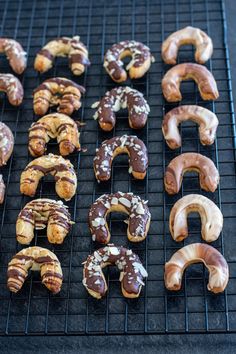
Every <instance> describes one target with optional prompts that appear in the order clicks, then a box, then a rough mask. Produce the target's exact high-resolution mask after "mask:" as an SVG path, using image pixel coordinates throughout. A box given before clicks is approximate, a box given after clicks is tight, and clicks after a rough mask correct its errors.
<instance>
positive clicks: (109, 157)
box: [93, 135, 148, 181]
mask: <svg viewBox="0 0 236 354" xmlns="http://www.w3.org/2000/svg"><path fill="white" fill-rule="evenodd" d="M124 153H127V154H128V155H129V165H130V167H129V173H132V175H133V176H134V178H136V179H144V178H145V176H146V170H147V167H148V155H147V148H146V146H145V144H144V143H143V142H142V140H140V139H138V138H137V136H134V135H123V136H116V137H114V138H111V139H109V140H105V141H104V142H103V143H102V145H101V146H100V148H99V149H98V150H97V152H96V156H95V158H94V162H93V166H94V172H95V176H96V178H97V180H98V181H108V180H109V179H110V177H111V164H112V161H113V159H114V157H115V156H117V155H120V154H124Z"/></svg>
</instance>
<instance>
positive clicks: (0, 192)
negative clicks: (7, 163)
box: [0, 175, 6, 204]
mask: <svg viewBox="0 0 236 354" xmlns="http://www.w3.org/2000/svg"><path fill="white" fill-rule="evenodd" d="M5 190H6V186H5V183H4V181H3V177H2V175H0V204H2V203H3V202H4V197H5Z"/></svg>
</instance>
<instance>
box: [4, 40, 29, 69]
mask: <svg viewBox="0 0 236 354" xmlns="http://www.w3.org/2000/svg"><path fill="white" fill-rule="evenodd" d="M0 53H5V54H6V57H7V59H8V60H9V64H10V66H11V68H12V70H14V71H15V73H17V74H22V73H23V71H24V70H25V68H26V54H27V53H26V52H25V51H24V49H23V48H22V46H21V44H20V43H19V42H17V41H15V40H14V39H11V38H0Z"/></svg>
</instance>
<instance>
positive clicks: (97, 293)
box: [83, 244, 148, 299]
mask: <svg viewBox="0 0 236 354" xmlns="http://www.w3.org/2000/svg"><path fill="white" fill-rule="evenodd" d="M107 265H116V266H117V267H118V269H119V270H120V271H121V273H120V279H119V280H120V282H121V289H122V293H123V295H124V296H125V297H128V298H135V297H138V296H139V294H140V291H141V289H142V286H143V285H145V284H144V282H143V279H144V278H145V277H147V276H148V274H147V272H146V270H145V269H144V267H143V265H142V263H141V261H140V259H139V257H138V256H137V255H136V254H135V253H133V252H132V250H129V249H127V248H124V247H116V246H114V245H113V244H109V245H107V246H106V247H104V248H100V249H99V250H97V251H95V252H94V253H93V254H92V255H89V256H88V258H87V260H86V261H85V262H84V277H83V285H84V286H85V287H86V289H87V290H88V292H89V294H90V295H92V296H93V297H95V298H97V299H101V297H102V296H104V295H105V293H106V291H107V283H106V279H105V277H104V275H103V272H102V269H103V268H104V267H106V266H107Z"/></svg>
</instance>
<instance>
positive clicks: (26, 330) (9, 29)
mask: <svg viewBox="0 0 236 354" xmlns="http://www.w3.org/2000/svg"><path fill="white" fill-rule="evenodd" d="M0 25H1V27H0V35H1V36H4V37H11V38H15V39H17V40H18V41H19V42H21V43H22V45H23V46H24V48H25V50H26V51H27V52H28V68H27V70H26V71H25V73H24V74H23V75H22V76H21V77H20V79H21V81H22V83H23V85H24V89H25V98H24V102H23V104H22V105H21V106H20V107H19V108H14V107H12V106H10V105H9V103H8V101H7V99H6V98H5V97H4V96H3V95H2V97H1V103H0V117H1V120H2V121H3V122H5V123H7V124H8V126H9V127H10V128H11V129H12V131H13V132H14V135H15V148H14V152H13V155H12V157H11V159H10V161H9V162H8V164H7V166H6V167H4V168H3V169H2V173H3V176H4V180H5V183H6V186H7V188H6V199H5V202H4V204H3V205H2V206H1V207H0V216H1V224H0V242H1V243H0V245H1V250H0V334H1V335H58V334H60V335H63V334H68V335H73V334H74V335H85V334H140V333H142V334H145V333H156V334H164V333H213V332H224V333H226V332H236V278H235V276H234V274H235V272H236V256H235V249H236V238H235V229H236V212H235V205H236V194H235V190H236V187H235V186H236V183H235V182H236V178H235V137H236V135H235V121H234V109H233V100H232V89H231V78H230V63H229V54H228V48H227V41H226V21H225V12H224V4H223V3H222V1H219V0H179V1H177V0H176V1H174V0H166V1H164V0H163V1H161V0H150V1H148V0H147V1H142V0H140V1H139V0H136V1H135V0H133V1H132V0H123V1H122V0H120V1H114V0H109V1H102V0H96V1H92V0H86V1H84V0H83V1H81V0H74V1H72V0H64V1H63V0H60V1H59V0H53V1H50V0H44V1H36V0H24V1H23V0H21V1H14V0H11V1H2V0H0ZM186 25H193V26H196V27H200V28H201V29H203V30H205V31H206V32H207V33H208V34H209V35H210V36H211V37H212V39H213V43H214V54H213V57H212V59H211V60H210V61H209V62H208V63H207V67H208V68H209V69H210V70H211V71H212V73H213V75H214V77H215V78H216V81H217V84H218V88H219V92H220V98H219V99H218V100H217V101H216V102H204V101H202V100H201V98H200V96H199V93H198V90H197V88H196V86H195V84H194V83H193V82H184V83H183V84H182V86H181V89H182V92H183V101H182V102H180V104H199V105H201V106H204V107H206V108H208V109H210V110H212V111H213V112H215V113H216V114H217V116H218V118H219V121H220V125H219V128H218V132H217V133H218V134H217V139H216V142H215V144H214V145H213V146H209V147H203V146H201V145H200V144H199V139H198V131H197V127H196V126H195V125H193V124H191V123H186V124H183V125H182V127H181V134H182V139H183V146H182V148H181V149H179V150H178V151H174V152H173V151H171V150H170V149H169V148H168V147H167V145H166V144H165V142H164V140H163V137H162V132H161V124H162V118H163V114H164V113H165V112H167V111H168V110H170V109H171V108H173V107H174V106H176V105H175V104H167V103H166V102H165V101H164V99H163V96H162V92H161V86H160V84H161V79H162V77H163V74H164V73H165V72H166V70H167V69H168V66H166V65H164V64H163V62H162V60H161V56H160V48H161V43H162V41H163V39H164V38H166V36H167V35H169V34H170V33H171V32H173V31H175V30H177V29H179V28H183V27H184V26H186ZM76 34H78V35H80V36H81V39H82V41H83V42H84V43H85V44H86V45H87V47H88V48H89V57H90V59H91V62H92V65H91V67H90V68H89V69H88V70H87V72H86V73H85V74H84V75H83V76H81V77H73V75H72V73H71V72H70V70H69V68H68V62H67V60H66V59H57V60H56V63H55V66H54V67H53V69H51V70H50V71H49V72H48V73H46V74H44V75H42V76H40V75H38V74H37V73H36V72H35V71H34V70H33V62H34V58H35V55H36V53H37V51H38V50H39V49H40V48H41V47H42V46H43V45H44V44H45V43H46V42H47V41H49V40H50V39H53V38H55V37H59V36H62V35H65V36H72V35H76ZM124 39H136V40H138V41H141V42H144V43H145V44H147V45H148V46H150V48H151V51H152V54H153V55H154V56H155V58H156V62H155V63H154V64H153V65H152V67H151V69H150V71H149V72H148V74H147V75H146V76H145V77H143V78H142V79H139V80H136V81H133V82H130V81H128V82H127V83H125V84H128V85H130V86H132V87H134V88H136V89H138V90H140V91H141V92H143V93H144V95H145V97H146V99H147V101H148V102H149V104H150V107H151V113H150V116H149V118H148V124H147V125H146V127H145V128H144V129H143V130H142V131H132V130H131V129H130V128H129V127H128V120H127V113H126V112H122V111H121V112H119V113H118V117H119V118H118V120H117V124H116V127H115V129H114V130H113V131H112V132H111V133H104V132H102V131H101V130H100V128H99V127H98V125H97V122H96V121H94V120H93V118H92V116H93V113H94V110H93V109H91V105H92V103H94V102H95V101H97V100H98V99H99V98H100V97H102V96H103V95H104V93H105V92H106V91H107V90H109V89H111V88H112V87H115V86H116V85H115V83H114V82H112V81H111V80H110V78H109V77H108V75H107V74H106V73H105V71H104V68H103V65H102V63H103V57H104V53H105V51H106V49H108V48H109V47H110V46H111V45H112V44H113V43H116V42H119V41H120V40H124ZM193 54H194V51H193V48H192V47H191V46H186V47H184V48H181V50H180V52H179V62H186V61H194V56H193ZM1 71H2V72H11V70H10V68H9V65H8V63H7V60H6V59H4V57H1ZM53 76H62V77H63V76H65V77H67V78H71V79H73V80H75V81H76V82H78V83H80V84H82V85H84V86H85V87H86V94H85V95H84V97H83V100H82V108H81V109H80V111H79V112H78V113H76V114H74V118H75V119H77V120H78V119H79V120H81V121H83V122H85V123H86V125H85V126H84V127H82V128H81V143H82V146H83V147H84V148H87V151H86V152H81V153H79V154H77V153H76V154H72V155H71V156H70V160H71V162H72V163H73V164H74V166H75V169H76V171H77V174H78V190H77V195H76V197H74V198H73V199H72V200H71V201H70V202H68V203H67V204H68V206H69V210H70V212H71V214H72V218H73V220H74V221H75V222H76V224H75V225H74V227H73V230H72V232H71V233H70V235H69V236H68V237H67V238H66V240H65V242H64V243H63V245H58V246H53V245H51V244H49V243H48V241H47V238H46V232H45V230H43V231H38V232H36V236H35V238H34V240H33V241H32V245H39V246H42V247H47V248H49V249H51V250H52V251H54V252H55V253H56V254H57V256H58V258H59V260H60V261H61V264H62V268H63V273H64V281H63V287H62V291H61V292H60V293H59V294H57V295H55V296H54V295H51V294H50V293H49V292H48V291H47V289H46V288H45V287H44V286H43V285H42V284H41V281H40V277H39V275H38V274H31V275H30V276H29V278H28V279H27V281H26V282H25V284H24V286H23V288H22V290H21V291H20V292H19V293H17V294H10V293H9V291H8V290H7V287H6V272H7V264H8V262H9V260H10V259H11V257H12V256H13V255H14V254H15V253H16V252H17V251H19V250H20V249H21V246H20V245H19V244H17V242H16V239H15V222H16V218H17V215H18V213H19V212H20V210H21V209H22V207H23V206H24V205H25V204H26V203H27V202H28V201H29V198H27V197H25V196H22V195H21V194H20V192H19V178H20V174H21V172H22V170H23V168H24V167H25V166H26V164H27V163H28V162H29V161H30V160H31V157H30V156H29V155H28V150H27V142H28V133H27V131H28V128H29V126H30V125H31V123H32V122H33V121H35V120H36V119H37V117H35V116H34V114H33V110H32V91H33V89H34V88H35V87H37V86H38V85H39V83H41V82H42V81H43V80H45V79H46V78H49V77H53ZM125 133H128V134H130V133H132V134H134V133H135V134H137V135H138V136H139V137H140V138H141V139H143V140H144V142H145V143H146V145H147V147H148V152H149V162H150V163H149V169H148V174H147V178H146V179H145V180H144V181H135V180H134V179H133V178H132V176H130V175H129V174H128V164H127V156H119V157H117V158H116V159H115V161H114V163H113V167H112V178H111V180H110V181H109V182H105V183H100V184H98V183H97V182H96V180H95V177H94V172H93V167H92V166H93V157H94V154H95V149H96V148H97V147H98V146H99V145H100V143H101V142H102V141H103V140H104V139H107V138H109V137H112V136H114V135H122V134H125ZM48 151H49V152H58V146H57V145H56V144H55V143H54V142H51V143H50V144H49V146H48ZM186 151H195V152H201V153H203V154H204V155H206V156H208V157H210V158H211V159H212V160H213V161H214V162H215V164H216V166H217V168H218V169H219V172H220V175H221V181H220V185H219V188H218V190H217V191H216V192H215V193H205V192H204V191H202V190H200V189H199V183H198V177H197V176H196V175H194V174H191V173H190V174H187V175H186V176H185V177H184V181H183V186H182V189H181V192H180V193H179V194H178V195H176V196H168V195H167V194H166V193H165V192H164V188H163V174H164V171H165V167H166V165H167V164H168V163H169V161H170V160H171V159H172V158H173V157H174V156H176V155H178V154H179V153H181V152H186ZM118 190H121V191H124V192H126V191H132V192H133V193H137V194H138V195H140V196H141V197H143V198H144V199H148V200H149V207H150V211H151V214H152V223H151V227H150V231H149V235H148V238H147V239H146V241H144V242H142V243H139V244H131V243H129V242H128V241H127V237H126V225H125V224H124V223H122V222H121V221H123V220H124V218H123V216H122V215H119V214H112V215H111V217H110V219H109V225H110V229H111V233H112V238H111V241H112V242H114V243H115V244H118V245H125V246H128V247H131V248H132V249H133V250H134V251H135V252H136V253H137V254H138V255H139V256H140V258H141V260H142V261H143V264H144V266H145V267H146V269H147V270H148V273H149V277H148V279H147V282H146V286H145V288H144V289H143V290H142V293H141V296H140V297H139V298H138V299H133V300H132V299H125V298H123V297H122V295H121V291H120V283H119V280H118V278H119V274H118V271H117V269H113V268H110V269H106V271H105V273H106V278H107V281H108V292H107V295H106V297H105V298H104V299H102V300H99V301H97V300H95V299H93V298H92V297H91V296H89V295H88V294H87V292H86V289H85V288H84V287H83V285H82V282H81V281H82V265H81V263H82V262H83V261H84V260H85V259H86V257H87V256H88V254H89V253H90V252H91V251H92V250H93V249H95V248H96V247H98V246H99V245H94V244H93V242H92V241H91V236H90V232H89V229H88V224H87V214H88V210H89V207H90V205H91V203H92V202H93V201H94V200H95V199H96V198H97V197H98V196H99V195H101V194H103V193H112V192H115V191H118ZM188 193H201V194H204V195H207V196H208V197H209V198H211V199H212V200H213V201H214V202H215V203H217V205H219V207H220V208H221V210H222V212H223V215H224V229H223V232H222V233H221V236H220V238H219V239H218V240H217V241H215V242H214V243H213V246H214V247H216V248H217V249H219V250H220V252H222V253H223V254H224V255H225V257H226V260H227V261H228V263H229V267H230V281H229V284H228V287H227V289H226V291H225V292H224V293H223V294H219V295H214V294H212V293H210V292H209V291H208V290H207V287H206V284H207V279H208V274H207V271H206V270H205V269H204V267H203V266H202V265H201V264H198V265H192V266H191V267H189V268H188V269H187V271H186V274H185V276H184V279H183V286H182V289H181V291H179V292H168V291H167V290H166V289H165V287H164V282H163V266H164V263H165V261H167V260H168V259H169V258H170V256H171V255H172V254H173V252H175V251H176V250H177V249H178V248H180V247H182V246H183V245H184V244H189V243H192V242H202V241H201V237H200V228H201V225H200V220H199V218H198V217H197V216H195V215H192V216H191V217H190V218H189V230H190V236H189V237H188V239H187V240H185V242H181V243H180V244H179V243H176V242H174V241H173V240H172V238H171V236H170V233H169V228H168V217H169V213H170V209H171V207H172V206H173V204H174V202H175V201H176V200H177V199H178V198H180V197H181V196H182V195H186V194H188ZM37 197H49V198H54V199H58V197H57V196H56V194H55V189H54V182H53V181H52V179H50V178H47V177H46V178H44V179H43V180H41V184H40V187H39V189H38V193H37V195H36V198H37Z"/></svg>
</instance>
